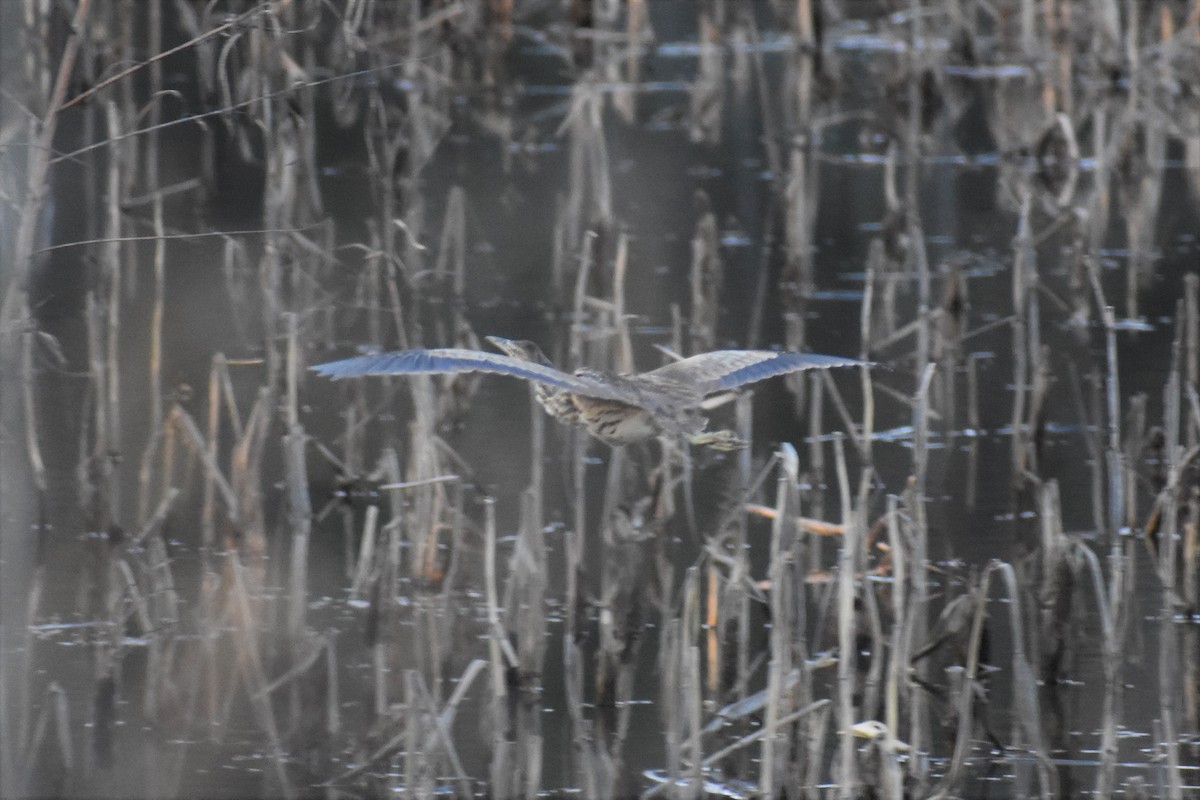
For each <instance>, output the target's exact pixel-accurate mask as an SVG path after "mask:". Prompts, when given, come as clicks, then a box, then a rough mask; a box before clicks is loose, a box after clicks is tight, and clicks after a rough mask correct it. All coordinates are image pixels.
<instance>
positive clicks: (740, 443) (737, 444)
mask: <svg viewBox="0 0 1200 800" xmlns="http://www.w3.org/2000/svg"><path fill="white" fill-rule="evenodd" d="M688 441H689V442H690V443H692V444H694V445H697V446H698V447H710V448H712V449H713V450H719V451H721V452H725V453H730V452H733V451H735V450H745V449H746V448H747V447H749V446H750V443H749V442H747V441H746V440H745V439H739V438H738V435H737V434H736V433H734V432H733V431H731V430H719V431H700V433H693V434H692V435H691V436H689V437H688Z"/></svg>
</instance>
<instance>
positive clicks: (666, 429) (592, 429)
mask: <svg viewBox="0 0 1200 800" xmlns="http://www.w3.org/2000/svg"><path fill="white" fill-rule="evenodd" d="M487 340H488V341H489V342H491V343H492V344H493V345H495V346H496V347H497V348H499V349H500V350H502V351H504V355H500V354H499V353H484V352H481V351H479V350H462V349H457V348H445V349H439V350H401V351H399V352H394V353H378V354H376V355H368V356H359V357H357V358H349V359H346V360H344V361H332V362H330V363H328V364H319V365H317V366H315V367H313V370H314V371H315V372H318V373H319V374H321V375H325V376H327V377H330V378H351V377H356V376H359V375H417V374H426V375H429V374H443V373H456V372H495V373H498V374H501V375H511V376H513V377H515V378H523V379H524V380H527V381H532V382H533V385H534V396H535V397H536V398H537V401H538V403H540V404H541V406H542V408H544V409H546V412H547V413H549V414H550V416H552V417H554V418H555V419H557V420H559V421H560V422H565V423H568V424H572V425H582V426H583V427H585V428H587V431H588V433H590V434H591V435H592V436H595V437H596V438H597V439H599V440H601V441H602V442H605V443H606V444H610V445H613V446H614V447H615V446H618V445H623V444H630V443H631V442H641V441H645V440H647V439H651V438H653V437H655V436H660V435H667V436H673V437H679V438H682V439H685V440H687V441H689V442H691V443H692V444H697V445H704V446H707V447H712V448H715V449H718V450H732V449H736V448H739V447H744V446H745V444H746V443H745V442H742V441H740V440H739V439H738V438H737V437H736V436H735V435H734V434H733V433H732V432H731V431H708V430H705V427H706V425H707V422H706V420H705V418H704V415H703V414H701V413H700V411H699V408H700V405H701V403H702V402H703V401H704V398H706V397H708V396H709V395H712V394H716V393H717V392H723V391H729V390H731V389H736V388H737V387H739V386H744V385H745V384H747V383H754V382H755V381H761V380H764V379H766V378H771V377H774V376H776V375H784V374H786V373H789V372H798V371H800V370H805V369H827V368H829V367H847V366H865V365H867V363H868V362H865V361H859V360H857V359H853V358H841V357H840V356H824V355H818V354H816V353H776V352H772V351H769V350H717V351H714V352H711V353H701V354H700V355H696V356H692V357H691V358H685V359H683V360H682V361H676V362H675V363H673V364H667V365H666V366H663V367H659V368H658V369H655V370H651V371H650V372H642V373H637V374H632V375H627V374H622V373H615V372H604V371H600V370H594V369H580V370H576V371H575V374H573V375H571V374H568V373H566V372H562V371H560V370H557V369H555V368H554V366H553V365H552V364H551V363H550V362H549V360H547V358H546V356H545V355H544V354H543V353H542V351H541V350H540V349H539V348H538V346H537V345H535V344H534V343H533V342H525V341H513V340H511V339H501V338H500V337H498V336H489V337H487Z"/></svg>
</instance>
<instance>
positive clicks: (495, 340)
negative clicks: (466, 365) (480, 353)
mask: <svg viewBox="0 0 1200 800" xmlns="http://www.w3.org/2000/svg"><path fill="white" fill-rule="evenodd" d="M483 338H484V339H486V340H487V342H488V344H490V345H491V346H492V347H494V348H496V349H497V350H499V351H500V352H501V353H507V352H508V348H506V347H505V345H507V344H511V343H512V339H505V338H504V337H502V336H485V337H483Z"/></svg>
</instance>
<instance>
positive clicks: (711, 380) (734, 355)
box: [645, 350, 869, 395]
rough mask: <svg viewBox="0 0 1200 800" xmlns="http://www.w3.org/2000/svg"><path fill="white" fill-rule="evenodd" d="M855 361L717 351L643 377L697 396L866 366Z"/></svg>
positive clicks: (755, 352) (773, 353) (751, 351)
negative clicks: (818, 371)
mask: <svg viewBox="0 0 1200 800" xmlns="http://www.w3.org/2000/svg"><path fill="white" fill-rule="evenodd" d="M868 365H869V362H867V361H860V360H858V359H857V358H842V357H841V356H826V355H821V354H820V353H788V352H782V353H777V352H774V351H772V350H717V351H714V352H712V353H701V354H700V355H696V356H692V357H691V358H685V359H683V360H682V361H676V362H675V363H673V364H667V365H666V366H663V367H659V368H658V369H656V370H652V371H650V372H647V373H646V374H645V377H648V378H650V377H652V378H667V379H669V380H673V381H679V382H680V383H685V384H689V385H691V386H693V387H695V389H696V390H697V391H699V392H700V393H701V394H704V395H709V394H713V393H714V392H720V391H725V390H728V389H736V388H737V387H739V386H742V385H744V384H747V383H754V382H755V381H761V380H765V379H767V378H772V377H774V376H776V375H785V374H787V373H789V372H799V371H800V370H805V369H828V368H830V367H852V366H868Z"/></svg>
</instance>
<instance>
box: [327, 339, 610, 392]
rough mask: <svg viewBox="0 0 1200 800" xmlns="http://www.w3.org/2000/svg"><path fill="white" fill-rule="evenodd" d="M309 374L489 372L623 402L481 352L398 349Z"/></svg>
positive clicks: (580, 381) (585, 384) (596, 384)
mask: <svg viewBox="0 0 1200 800" xmlns="http://www.w3.org/2000/svg"><path fill="white" fill-rule="evenodd" d="M311 369H312V371H313V372H316V373H317V374H319V375H324V376H326V377H328V378H334V379H335V380H336V379H338V378H353V377H357V376H360V375H438V374H448V373H456V372H493V373H496V374H498V375H511V376H513V377H514V378H522V379H523V380H527V381H535V382H536V383H544V384H546V385H547V386H553V387H554V388H556V389H565V390H566V391H568V392H573V393H575V394H583V395H587V396H588V397H598V398H601V399H604V400H623V399H625V398H624V393H622V392H618V391H616V390H614V389H612V388H610V387H608V386H606V385H605V384H604V383H601V382H600V381H596V380H593V379H590V378H587V377H585V376H578V375H569V374H567V373H566V372H560V371H558V370H556V369H554V368H553V367H547V366H543V365H541V364H536V363H534V362H532V361H524V360H522V359H517V358H512V357H511V356H503V355H500V354H499V353H484V352H482V351H479V350H461V349H457V348H444V349H439V350H423V349H417V350H399V351H396V352H393V353H376V354H374V355H369V356H358V357H357V358H347V359H345V360H343V361H331V362H329V363H327V364H318V365H316V366H315V367H311Z"/></svg>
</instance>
